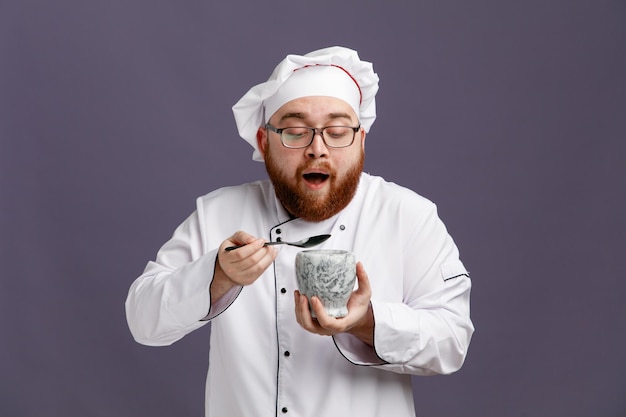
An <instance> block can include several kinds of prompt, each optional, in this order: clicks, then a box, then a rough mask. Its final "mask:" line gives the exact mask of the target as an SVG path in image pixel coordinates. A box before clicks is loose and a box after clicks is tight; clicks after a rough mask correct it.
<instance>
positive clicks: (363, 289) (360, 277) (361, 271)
mask: <svg viewBox="0 0 626 417" xmlns="http://www.w3.org/2000/svg"><path fill="white" fill-rule="evenodd" d="M356 278H357V281H358V283H359V288H357V290H356V292H357V293H358V294H362V295H366V296H368V297H369V296H370V295H371V293H372V288H371V287H370V280H369V277H368V276H367V272H365V267H364V266H363V264H362V263H361V262H358V263H357V264H356Z"/></svg>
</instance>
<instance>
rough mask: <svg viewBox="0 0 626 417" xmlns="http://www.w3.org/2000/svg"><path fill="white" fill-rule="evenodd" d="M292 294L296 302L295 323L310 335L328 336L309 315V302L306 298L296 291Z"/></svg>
mask: <svg viewBox="0 0 626 417" xmlns="http://www.w3.org/2000/svg"><path fill="white" fill-rule="evenodd" d="M294 294H295V302H296V321H297V322H298V323H299V324H300V326H302V328H304V329H305V330H307V331H309V332H311V333H315V334H320V335H328V332H327V331H326V330H324V329H322V327H321V326H320V325H319V324H318V323H317V320H315V319H314V318H313V316H312V315H311V310H310V309H309V300H308V299H307V297H306V296H305V295H303V294H300V292H299V291H297V290H296V291H295V292H294Z"/></svg>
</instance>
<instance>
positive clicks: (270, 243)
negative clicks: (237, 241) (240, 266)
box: [224, 242, 285, 252]
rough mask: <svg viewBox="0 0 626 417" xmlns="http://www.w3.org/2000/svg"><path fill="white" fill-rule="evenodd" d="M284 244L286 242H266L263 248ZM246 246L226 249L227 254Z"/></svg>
mask: <svg viewBox="0 0 626 417" xmlns="http://www.w3.org/2000/svg"><path fill="white" fill-rule="evenodd" d="M282 243H285V242H265V244H264V245H263V246H269V245H280V244H282ZM244 246H246V245H236V246H229V247H227V248H226V249H224V250H225V251H226V252H230V251H231V250H235V249H239V248H241V247H244Z"/></svg>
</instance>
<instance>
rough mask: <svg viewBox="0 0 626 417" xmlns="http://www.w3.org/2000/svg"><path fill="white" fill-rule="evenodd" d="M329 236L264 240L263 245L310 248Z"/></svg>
mask: <svg viewBox="0 0 626 417" xmlns="http://www.w3.org/2000/svg"><path fill="white" fill-rule="evenodd" d="M329 237H330V235H318V236H311V237H307V238H306V239H302V240H298V241H297V242H285V241H282V240H281V241H276V242H265V245H263V246H271V245H289V246H297V247H299V248H310V247H313V246H316V245H319V244H320V243H322V242H325V241H326V240H328V238H329ZM242 246H246V245H237V246H229V247H227V248H226V249H225V250H226V251H231V250H235V249H238V248H240V247H242Z"/></svg>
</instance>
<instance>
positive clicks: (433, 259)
mask: <svg viewBox="0 0 626 417" xmlns="http://www.w3.org/2000/svg"><path fill="white" fill-rule="evenodd" d="M420 223H421V224H420V225H419V227H418V229H417V230H416V232H415V233H413V234H412V235H411V237H410V238H409V239H407V240H405V241H404V242H403V245H404V246H405V247H404V249H405V250H404V254H403V257H402V259H398V258H394V257H393V254H392V253H391V252H389V253H387V254H385V255H386V256H383V257H381V258H382V259H379V260H378V261H380V262H384V261H383V259H384V260H388V259H392V260H393V261H395V262H400V263H402V264H403V267H402V275H403V277H402V278H401V279H402V288H403V294H402V300H395V301H394V300H390V299H385V300H381V297H376V294H373V296H372V310H373V313H374V322H375V327H374V348H372V347H370V346H368V345H366V344H365V343H363V342H361V341H360V340H358V339H356V337H354V336H352V335H350V334H341V335H336V336H335V343H336V344H337V347H338V348H339V350H340V351H341V353H342V354H343V355H344V356H345V357H346V358H347V359H348V360H350V361H351V362H353V363H355V364H359V365H371V366H379V367H381V368H382V369H386V370H389V371H393V372H398V373H409V374H413V375H434V374H449V373H451V372H455V371H457V370H458V369H459V368H460V367H461V366H462V365H463V362H464V360H465V357H466V354H467V350H468V347H469V343H470V339H471V336H472V334H473V331H474V327H473V324H472V322H471V320H470V290H471V281H470V278H469V274H468V272H467V270H466V269H465V267H464V266H463V263H462V262H461V261H460V260H459V256H458V250H457V248H456V246H455V244H454V242H453V241H452V238H451V237H450V236H449V235H448V233H447V231H446V229H445V226H444V225H443V223H442V222H441V221H440V220H439V218H438V217H437V215H436V209H435V208H434V206H433V209H432V211H431V212H430V213H428V215H427V216H425V217H424V218H422V221H421V222H420ZM394 250H398V251H403V249H402V248H399V247H398V248H394ZM389 269H391V268H389ZM368 274H369V273H368ZM375 278H376V277H370V279H375ZM386 279H388V280H393V279H399V278H398V277H397V276H396V277H392V276H388V277H387V278H386Z"/></svg>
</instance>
